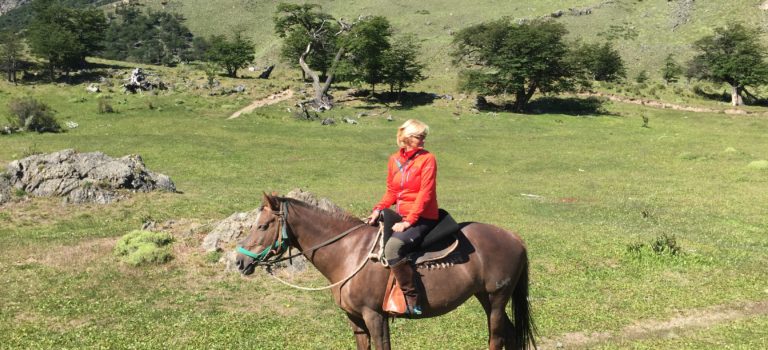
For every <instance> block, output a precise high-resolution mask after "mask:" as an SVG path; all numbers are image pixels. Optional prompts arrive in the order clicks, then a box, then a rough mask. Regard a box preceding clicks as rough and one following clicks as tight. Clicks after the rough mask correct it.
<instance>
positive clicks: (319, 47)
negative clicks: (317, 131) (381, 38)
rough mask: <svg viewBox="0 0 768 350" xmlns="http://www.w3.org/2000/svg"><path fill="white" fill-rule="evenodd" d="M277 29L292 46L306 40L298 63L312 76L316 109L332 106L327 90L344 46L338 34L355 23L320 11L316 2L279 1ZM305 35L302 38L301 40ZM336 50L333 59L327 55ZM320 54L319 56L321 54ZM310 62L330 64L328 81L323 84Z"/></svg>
mask: <svg viewBox="0 0 768 350" xmlns="http://www.w3.org/2000/svg"><path fill="white" fill-rule="evenodd" d="M274 22H275V32H276V33H277V34H278V36H280V37H281V38H290V39H291V41H290V43H291V46H292V47H298V45H297V43H299V42H300V40H304V42H306V44H305V46H304V50H303V51H301V52H300V53H299V56H298V61H299V66H300V67H301V69H302V70H303V71H304V74H305V75H307V76H309V77H310V78H311V79H312V86H313V88H314V90H315V96H314V98H313V100H312V102H313V108H314V109H316V110H320V111H323V110H327V109H330V108H332V107H333V103H332V102H331V97H330V96H329V95H328V90H329V89H330V87H331V84H332V83H333V79H334V73H335V69H336V68H337V67H338V64H339V62H340V61H341V59H342V57H343V55H344V52H345V47H344V46H343V45H338V38H339V36H341V35H343V34H345V33H348V32H349V31H350V29H351V28H352V27H353V26H354V24H355V23H346V22H344V21H343V20H341V19H339V20H336V19H334V18H333V17H332V16H331V15H329V14H327V13H325V12H321V11H320V6H319V5H316V4H304V5H293V4H286V3H280V4H278V5H277V11H276V15H275V18H274ZM302 37H303V39H301V38H302ZM332 49H333V50H335V53H334V54H333V59H332V60H327V57H328V55H329V54H330V53H331V52H333V51H332ZM318 54H319V56H320V57H318ZM308 61H313V62H315V64H319V63H321V62H322V63H323V65H325V66H326V67H327V70H326V72H325V74H324V75H325V81H324V82H323V83H322V84H321V82H320V79H321V76H320V75H319V74H318V73H317V72H316V71H314V70H313V69H312V68H311V67H310V65H309V64H308Z"/></svg>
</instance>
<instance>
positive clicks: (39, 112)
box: [8, 97, 61, 132]
mask: <svg viewBox="0 0 768 350" xmlns="http://www.w3.org/2000/svg"><path fill="white" fill-rule="evenodd" d="M8 109H9V110H10V112H11V116H10V117H9V118H8V121H9V122H10V123H11V126H12V127H14V128H16V129H23V130H27V131H37V132H59V131H60V130H61V126H60V125H59V122H57V121H56V118H55V117H54V111H53V110H52V109H51V108H50V107H48V105H46V104H44V103H42V102H40V101H38V100H36V99H34V98H32V97H24V98H19V99H13V100H11V102H10V103H8Z"/></svg>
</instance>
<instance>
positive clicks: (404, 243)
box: [384, 211, 437, 265]
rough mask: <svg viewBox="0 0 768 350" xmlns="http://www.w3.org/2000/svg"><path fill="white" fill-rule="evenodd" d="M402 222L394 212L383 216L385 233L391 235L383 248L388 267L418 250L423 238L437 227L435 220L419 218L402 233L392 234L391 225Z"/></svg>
mask: <svg viewBox="0 0 768 350" xmlns="http://www.w3.org/2000/svg"><path fill="white" fill-rule="evenodd" d="M402 220H403V219H402V217H401V216H400V215H398V214H397V213H395V212H394V211H388V212H387V213H386V214H384V227H385V232H391V234H392V235H391V237H389V239H387V243H386V244H385V246H384V255H385V256H386V258H387V262H388V263H389V265H393V264H397V263H398V262H400V261H401V260H403V258H405V256H406V255H407V254H408V253H410V252H412V251H414V250H415V249H416V248H418V247H419V245H420V244H421V241H423V240H424V236H426V235H427V233H429V231H430V230H432V229H433V228H434V227H435V226H436V225H437V220H430V219H424V218H421V219H419V220H417V221H416V222H415V223H414V224H413V225H411V227H409V228H408V229H407V230H405V231H403V232H392V225H394V224H396V223H398V222H401V221H402ZM385 236H386V235H385Z"/></svg>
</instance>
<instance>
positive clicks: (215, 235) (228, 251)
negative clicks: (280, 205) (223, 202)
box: [200, 189, 343, 272]
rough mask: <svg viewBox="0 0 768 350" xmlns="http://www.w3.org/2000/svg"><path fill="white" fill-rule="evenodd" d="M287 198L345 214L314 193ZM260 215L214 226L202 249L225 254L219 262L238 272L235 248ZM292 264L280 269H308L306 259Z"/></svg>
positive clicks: (239, 215)
mask: <svg viewBox="0 0 768 350" xmlns="http://www.w3.org/2000/svg"><path fill="white" fill-rule="evenodd" d="M285 197H287V198H293V199H298V200H300V201H302V202H305V203H307V204H310V205H313V206H316V207H318V208H320V209H322V210H325V211H327V212H329V213H334V212H343V209H341V208H339V207H338V206H337V205H335V204H333V202H331V201H330V200H328V199H327V198H318V197H317V196H315V195H314V194H312V192H306V191H302V190H301V189H294V190H292V191H290V192H288V194H286V195H285ZM259 213H260V210H259V209H258V208H257V209H254V210H251V211H249V212H241V213H234V214H232V215H230V216H229V217H228V218H226V219H224V220H222V221H220V222H218V223H215V224H213V229H212V230H211V231H210V232H209V233H208V234H207V235H206V236H205V238H204V239H203V243H202V245H201V246H200V247H201V248H202V249H203V250H204V251H206V252H214V251H223V252H224V254H223V255H222V257H221V260H220V261H219V262H221V263H223V264H224V265H225V269H226V270H227V271H236V270H237V268H236V267H235V257H236V256H237V253H236V252H235V248H236V247H237V243H238V242H240V241H241V240H243V239H244V238H245V237H247V236H248V234H249V233H250V232H251V229H252V228H253V227H254V226H255V224H256V223H257V222H258V221H259ZM295 252H296V251H295V250H294V253H295ZM292 263H293V264H288V262H286V263H285V264H281V265H280V266H278V267H288V270H289V272H290V271H303V270H304V269H305V268H306V259H304V257H298V258H294V259H293V262H292Z"/></svg>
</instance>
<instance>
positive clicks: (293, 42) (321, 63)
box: [280, 28, 338, 80]
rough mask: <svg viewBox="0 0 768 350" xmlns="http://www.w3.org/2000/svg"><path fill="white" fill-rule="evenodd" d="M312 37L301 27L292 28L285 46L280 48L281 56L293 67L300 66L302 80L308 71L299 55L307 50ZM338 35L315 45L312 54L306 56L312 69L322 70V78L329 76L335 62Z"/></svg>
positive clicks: (284, 42)
mask: <svg viewBox="0 0 768 350" xmlns="http://www.w3.org/2000/svg"><path fill="white" fill-rule="evenodd" d="M311 41H312V39H311V38H310V37H309V36H308V35H306V32H305V31H304V30H302V29H299V28H293V29H291V30H290V31H289V32H288V33H287V34H286V36H285V38H284V40H283V46H282V48H281V50H280V57H281V58H282V59H283V61H284V62H286V63H288V64H289V65H290V66H291V67H294V68H298V69H299V70H300V71H301V77H302V80H306V79H307V73H306V72H305V71H304V69H303V68H301V65H300V64H299V60H298V59H297V57H301V55H302V54H303V53H304V51H306V49H307V45H309V44H310V42H311ZM337 46H338V45H337V40H336V37H329V38H327V41H325V42H323V43H322V44H321V45H315V46H314V48H313V49H312V54H311V55H307V56H306V57H305V62H306V63H307V66H309V68H310V69H311V70H314V71H318V72H320V77H319V78H320V79H321V80H324V79H325V78H326V77H327V74H328V69H330V68H331V65H332V64H333V59H334V56H335V55H336V51H337Z"/></svg>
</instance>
